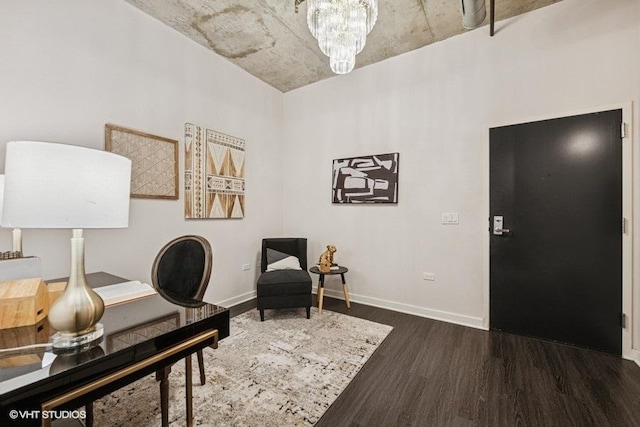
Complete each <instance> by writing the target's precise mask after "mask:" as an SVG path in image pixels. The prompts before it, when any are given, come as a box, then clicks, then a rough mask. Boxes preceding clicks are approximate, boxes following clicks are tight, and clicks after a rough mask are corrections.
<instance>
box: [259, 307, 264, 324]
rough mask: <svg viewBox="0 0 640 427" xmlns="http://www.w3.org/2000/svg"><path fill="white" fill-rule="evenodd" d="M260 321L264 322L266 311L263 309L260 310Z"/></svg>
mask: <svg viewBox="0 0 640 427" xmlns="http://www.w3.org/2000/svg"><path fill="white" fill-rule="evenodd" d="M260 321H261V322H264V309H263V308H261V309H260Z"/></svg>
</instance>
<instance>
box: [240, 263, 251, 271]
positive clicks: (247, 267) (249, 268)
mask: <svg viewBox="0 0 640 427" xmlns="http://www.w3.org/2000/svg"><path fill="white" fill-rule="evenodd" d="M247 270H251V264H242V271H247Z"/></svg>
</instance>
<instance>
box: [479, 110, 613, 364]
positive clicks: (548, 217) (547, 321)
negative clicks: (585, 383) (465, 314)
mask: <svg viewBox="0 0 640 427" xmlns="http://www.w3.org/2000/svg"><path fill="white" fill-rule="evenodd" d="M621 122H622V111H621V110H614V111H607V112H602V113H593V114H585V115H580V116H572V117H566V118H561V119H553V120H545V121H540V122H533V123H525V124H519V125H514V126H505V127H500V128H493V129H491V130H490V215H491V216H492V221H493V216H495V215H501V216H503V217H504V224H503V228H505V229H509V230H510V232H509V233H504V234H503V235H502V236H496V235H494V234H493V233H492V234H491V237H490V241H491V243H490V246H491V249H490V256H491V259H490V287H491V291H490V324H491V328H492V329H497V330H503V331H507V332H513V333H518V334H522V335H527V336H532V337H537V338H542V339H547V340H553V341H559V342H563V343H568V344H573V345H578V346H582V347H587V348H593V349H597V350H601V351H606V352H609V353H615V354H621V352H622V329H621V327H620V312H621V311H622V232H621V224H622V142H621V135H620V124H621ZM492 225H493V224H492Z"/></svg>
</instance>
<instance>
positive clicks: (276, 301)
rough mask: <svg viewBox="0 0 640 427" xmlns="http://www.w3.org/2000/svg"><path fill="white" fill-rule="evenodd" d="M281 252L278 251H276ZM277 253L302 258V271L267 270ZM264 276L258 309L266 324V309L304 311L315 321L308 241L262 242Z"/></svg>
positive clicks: (261, 279) (261, 278) (259, 289)
mask: <svg viewBox="0 0 640 427" xmlns="http://www.w3.org/2000/svg"><path fill="white" fill-rule="evenodd" d="M273 251H277V252H273ZM277 253H281V254H286V255H292V256H294V257H296V258H298V261H299V262H300V268H301V270H276V271H267V266H268V265H269V264H271V263H272V262H273V261H274V259H273V257H274V256H276V257H277V255H274V254H277ZM260 270H261V271H262V274H261V275H260V277H259V278H258V285H257V288H258V310H260V320H261V321H263V322H264V310H265V309H279V308H300V307H305V308H306V309H307V319H309V318H311V304H312V301H311V276H309V273H308V272H307V239H304V238H273V239H263V240H262V260H261V263H260Z"/></svg>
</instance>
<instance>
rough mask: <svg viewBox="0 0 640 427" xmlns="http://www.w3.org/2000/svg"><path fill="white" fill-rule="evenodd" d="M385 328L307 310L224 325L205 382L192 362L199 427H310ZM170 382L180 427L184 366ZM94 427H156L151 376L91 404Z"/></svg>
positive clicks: (208, 353)
mask: <svg viewBox="0 0 640 427" xmlns="http://www.w3.org/2000/svg"><path fill="white" fill-rule="evenodd" d="M391 329H392V327H391V326H387V325H382V324H379V323H374V322H370V321H368V320H363V319H359V318H356V317H351V316H346V315H343V314H339V313H335V312H332V311H327V310H324V311H323V312H322V314H321V315H318V312H317V310H316V309H312V315H311V319H310V320H307V319H306V313H305V311H304V309H302V310H268V311H267V312H266V313H265V321H264V322H260V319H259V314H258V311H257V310H250V311H248V312H246V313H244V314H242V315H240V316H236V317H234V318H232V319H231V336H229V337H228V338H226V339H224V340H222V341H220V345H219V348H218V349H217V350H212V349H210V348H206V349H205V351H204V359H205V363H204V364H205V371H206V377H207V381H206V384H205V385H204V386H201V385H200V383H199V380H198V373H197V366H198V363H197V360H196V358H195V357H194V358H193V372H194V376H193V377H194V386H193V407H194V416H195V422H194V424H195V425H199V426H278V427H286V426H311V425H314V424H315V423H316V422H317V421H318V420H319V419H320V417H321V416H322V414H323V413H324V412H325V411H326V410H327V408H329V406H330V405H331V404H332V403H333V401H334V400H335V399H336V398H337V397H338V396H339V395H340V393H341V392H342V391H343V390H344V389H345V387H346V386H347V384H349V382H350V381H351V380H352V379H353V377H354V376H355V375H356V374H357V373H358V371H359V370H360V368H362V366H363V365H364V363H365V362H366V361H367V360H368V359H369V357H370V356H371V355H372V354H373V352H374V351H375V350H376V348H377V347H378V346H379V345H380V344H381V343H382V341H383V340H384V339H385V338H386V336H387V335H388V334H389V332H391ZM169 379H170V384H171V386H170V398H169V405H170V406H169V423H170V425H174V426H182V425H185V405H184V362H183V361H182V362H179V363H177V364H176V365H174V367H173V369H172V372H171V375H170V377H169ZM94 414H95V425H96V426H97V427H102V426H137V427H146V426H159V425H160V403H159V390H158V383H157V382H156V381H155V376H154V375H150V376H148V377H145V378H142V379H140V380H139V381H136V382H134V383H132V384H130V385H129V386H126V387H124V388H122V389H120V390H118V391H116V392H115V393H112V394H111V395H109V396H106V397H104V398H102V399H100V400H99V401H97V402H95V404H94Z"/></svg>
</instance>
